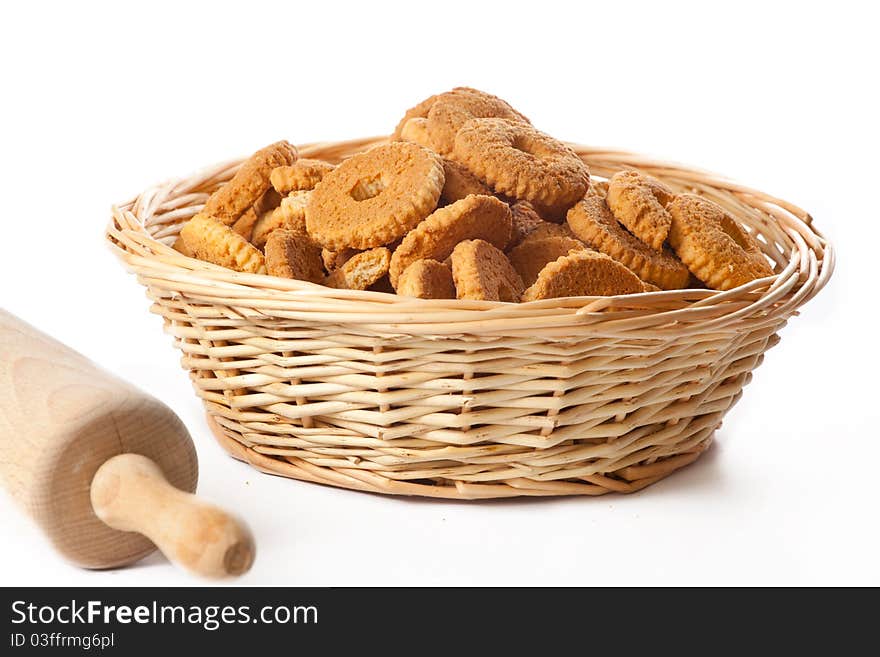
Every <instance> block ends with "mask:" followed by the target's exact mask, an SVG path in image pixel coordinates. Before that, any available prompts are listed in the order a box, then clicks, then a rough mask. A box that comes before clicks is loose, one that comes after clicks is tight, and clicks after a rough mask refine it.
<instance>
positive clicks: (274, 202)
mask: <svg viewBox="0 0 880 657" xmlns="http://www.w3.org/2000/svg"><path fill="white" fill-rule="evenodd" d="M279 205H281V195H280V194H279V193H278V192H276V191H275V190H274V189H272V188H271V187H270V188H269V189H267V190H266V192H265V193H264V194H263V195H262V196H261V197H260V200H259V201H257V202H256V203H254V204H253V205H252V206H251V207H249V208H248V209H247V212H245V213H244V214H243V215H241V216H240V217H239V218H238V219H236V220H235V223H234V224H232V230H234V231H235V232H236V233H238V234H239V235H241V236H242V237H243V238H245V239H246V240H248V241H250V239H251V237H252V236H253V233H254V225H255V224H256V223H257V221H258V220H259V218H260V217H262V216H263V215H264V214H265V213H267V212H271V211H272V210H274V209H275V208H277V207H278V206H279Z"/></svg>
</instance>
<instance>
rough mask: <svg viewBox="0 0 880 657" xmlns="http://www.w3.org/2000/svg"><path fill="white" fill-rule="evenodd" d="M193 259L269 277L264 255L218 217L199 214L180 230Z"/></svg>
mask: <svg viewBox="0 0 880 657" xmlns="http://www.w3.org/2000/svg"><path fill="white" fill-rule="evenodd" d="M180 236H181V238H182V239H183V241H184V242H185V243H186V248H187V249H189V251H190V252H191V253H192V254H193V257H196V258H198V259H199V260H204V261H206V262H212V263H214V264H215V265H220V266H221V267H228V268H229V269H234V270H235V271H240V272H248V273H251V274H265V273H266V263H265V261H264V259H263V254H262V253H260V252H259V250H257V249H256V248H255V247H254V246H253V245H251V244H250V243H249V242H248V241H247V240H246V239H245V238H243V237H242V236H241V235H239V234H238V233H236V232H235V231H234V230H232V228H230V227H229V226H227V225H225V224H223V223H221V222H220V221H218V220H217V219H215V218H214V217H211V216H208V215H206V214H204V213H201V212H200V213H199V214H197V215H196V216H194V217H193V218H192V219H190V220H189V221H188V222H186V224H185V225H184V226H183V228H182V229H181V230H180Z"/></svg>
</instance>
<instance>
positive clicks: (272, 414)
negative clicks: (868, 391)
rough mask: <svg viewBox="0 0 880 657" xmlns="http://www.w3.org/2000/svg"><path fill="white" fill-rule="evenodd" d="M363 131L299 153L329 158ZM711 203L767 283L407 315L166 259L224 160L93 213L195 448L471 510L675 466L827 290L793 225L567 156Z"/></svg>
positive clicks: (636, 160) (785, 207)
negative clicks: (138, 299) (733, 224)
mask: <svg viewBox="0 0 880 657" xmlns="http://www.w3.org/2000/svg"><path fill="white" fill-rule="evenodd" d="M384 141H385V140H384V138H378V139H376V138H374V139H363V140H358V141H351V142H345V143H332V144H312V145H308V146H304V147H301V148H300V155H301V156H302V157H318V158H324V159H327V160H330V161H334V162H338V161H340V160H341V159H344V158H345V157H348V156H350V155H353V154H354V153H357V152H359V151H362V150H364V149H366V148H369V147H371V146H373V145H375V144H379V143H383V142H384ZM572 148H574V149H575V150H576V151H577V152H578V154H579V155H580V156H581V157H582V158H583V159H584V161H585V162H586V163H587V164H588V165H589V167H590V171H591V174H592V175H593V176H594V177H596V178H607V177H609V176H611V175H612V174H613V173H614V172H615V171H618V170H620V169H626V168H633V169H639V170H642V171H645V172H647V173H649V174H651V175H653V176H655V177H657V178H659V179H661V180H662V181H664V182H665V183H666V184H667V185H669V186H670V187H672V188H673V189H674V190H676V191H678V192H685V191H686V192H691V193H696V194H701V195H704V196H706V197H707V198H710V199H712V200H713V201H715V202H717V203H719V204H721V205H722V206H723V207H725V208H726V209H727V210H728V211H730V212H731V213H732V214H733V215H734V216H736V217H737V218H739V220H740V221H741V222H743V223H744V224H745V225H746V226H748V227H749V229H751V231H752V233H753V235H755V237H756V238H757V240H758V241H759V243H760V245H761V248H762V249H763V250H764V253H765V254H766V255H767V257H768V258H769V259H770V260H771V261H772V262H773V263H774V272H775V273H774V275H773V276H772V277H769V278H764V279H761V280H758V281H753V282H751V283H749V284H747V285H743V286H741V287H739V288H736V289H734V290H730V291H727V292H715V291H712V290H705V289H691V290H677V291H670V292H652V293H646V294H637V295H629V296H619V297H579V298H564V299H550V300H545V301H538V302H532V303H527V304H506V303H497V302H482V301H464V300H421V299H411V298H406V297H397V296H394V295H392V294H386V293H383V292H356V291H348V290H335V289H329V288H325V287H323V286H320V285H314V284H311V283H307V282H302V281H295V280H287V279H280V278H273V277H269V276H261V275H253V274H241V273H236V272H233V271H230V270H228V269H224V268H221V267H217V266H214V265H211V264H208V263H205V262H201V261H198V260H193V259H191V258H187V257H185V256H183V255H181V254H180V253H178V252H176V251H174V250H173V249H171V247H170V245H171V244H172V243H173V242H174V240H175V239H176V236H177V233H178V231H179V230H180V227H181V225H182V224H183V223H184V222H185V221H186V220H187V219H189V218H190V217H191V216H192V215H193V214H195V213H196V212H197V211H198V210H199V209H200V208H201V207H202V205H203V204H204V202H205V200H206V199H207V198H208V195H209V194H210V193H211V192H213V191H214V190H216V189H217V188H218V187H219V186H221V185H222V184H224V183H225V182H227V181H228V180H229V179H230V178H231V176H232V175H233V173H234V172H235V170H236V167H237V166H238V164H239V163H240V161H236V162H231V163H226V164H223V165H220V166H216V167H213V168H211V169H207V170H205V171H203V172H201V173H198V174H196V175H193V176H190V177H188V178H184V179H182V180H174V181H171V182H169V183H166V184H163V185H159V186H156V187H153V188H151V189H149V190H147V191H145V192H144V193H143V194H141V195H140V196H138V197H137V198H136V199H134V200H133V201H131V202H128V203H124V204H122V205H120V206H119V207H118V208H115V209H114V213H113V219H112V221H111V223H110V225H109V227H108V229H107V235H106V236H107V239H108V241H109V242H110V244H111V246H112V248H113V250H114V251H115V253H116V254H117V255H118V256H119V258H120V259H121V260H122V262H123V264H124V265H125V267H126V268H127V269H128V270H129V271H130V272H133V273H134V274H135V275H136V276H137V280H138V281H139V282H140V283H141V284H142V285H144V286H145V287H146V289H147V295H148V297H149V298H150V299H151V300H152V308H151V310H152V311H153V312H155V313H157V314H159V315H161V316H162V317H163V318H164V320H165V330H166V331H167V332H168V333H169V334H171V335H172V336H173V337H174V341H175V344H176V346H177V347H178V348H179V349H180V351H181V352H182V354H183V357H182V361H181V362H182V365H183V367H184V368H185V369H187V370H188V371H189V373H190V377H191V379H192V382H193V386H194V388H195V390H196V393H197V394H198V395H199V396H200V397H201V398H202V401H203V402H204V405H205V409H206V411H207V415H208V418H209V424H210V425H211V427H212V429H213V431H214V433H215V435H216V437H217V438H218V440H219V442H220V444H221V445H223V447H224V448H226V450H228V451H229V453H231V454H232V455H233V456H235V457H236V458H239V459H241V460H243V461H246V462H248V463H250V464H251V465H253V466H254V467H256V468H258V469H260V470H262V471H264V472H269V473H272V474H277V475H283V476H286V477H293V478H295V479H303V480H306V481H313V482H318V483H322V484H330V485H333V486H341V487H344V488H351V489H356V490H363V491H372V492H378V493H391V494H400V495H423V496H428V497H441V498H454V499H476V498H492V497H512V496H518V495H601V494H603V493H607V492H611V491H613V492H620V493H629V492H633V491H636V490H639V489H641V488H644V487H645V486H647V485H649V484H651V483H653V482H655V481H657V480H659V479H661V478H663V477H665V476H666V475H668V474H670V473H671V472H673V471H675V470H677V469H678V468H681V467H682V466H685V465H687V464H689V463H691V462H693V461H695V460H696V459H697V458H698V457H699V456H700V454H701V453H702V452H703V451H704V450H705V449H706V448H707V447H708V446H709V444H710V443H711V441H712V437H713V435H714V432H715V430H716V429H717V428H718V427H719V426H720V424H721V420H722V418H723V416H724V414H725V413H726V412H727V411H728V410H729V409H730V408H731V407H732V406H733V405H734V403H735V402H736V401H737V400H738V399H739V397H740V395H741V393H742V388H743V386H744V385H745V384H746V383H748V382H749V380H750V379H751V376H752V374H751V373H752V370H753V369H755V368H756V367H757V366H758V365H759V364H760V363H761V360H762V359H763V354H764V352H765V351H767V349H769V348H770V347H772V346H773V345H775V344H776V343H777V342H778V341H779V338H778V336H777V331H779V329H780V328H782V326H784V325H785V323H786V321H787V320H788V318H789V317H791V316H792V315H793V314H795V313H796V311H797V309H798V307H799V306H800V305H801V304H803V303H805V302H806V301H808V300H809V299H810V298H812V297H813V295H815V294H816V293H817V292H818V291H819V290H820V289H821V288H822V287H823V286H824V285H825V283H826V282H827V281H828V278H829V276H830V275H831V272H832V270H833V266H834V256H833V252H832V250H831V247H830V245H829V244H828V243H827V242H826V240H825V239H824V238H823V237H822V235H821V234H820V233H819V232H817V231H816V230H815V229H814V228H813V226H812V218H811V217H810V216H809V215H808V214H807V213H806V212H804V211H803V210H800V209H799V208H797V207H795V206H793V205H791V204H790V203H786V202H784V201H781V200H779V199H776V198H773V197H770V196H768V195H766V194H763V193H761V192H757V191H755V190H752V189H748V188H746V187H742V186H740V185H737V184H734V183H732V182H730V181H728V180H725V179H723V178H720V177H718V176H715V175H713V174H710V173H706V172H703V171H699V170H695V169H691V168H687V167H684V166H680V165H675V164H669V163H665V162H658V161H655V160H651V159H648V158H645V157H642V156H639V155H634V154H631V153H624V152H618V151H611V150H607V149H597V148H589V147H583V146H577V145H572Z"/></svg>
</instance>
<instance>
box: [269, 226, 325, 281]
mask: <svg viewBox="0 0 880 657" xmlns="http://www.w3.org/2000/svg"><path fill="white" fill-rule="evenodd" d="M266 271H267V272H268V273H269V275H270V276H280V277H281V278H296V279H298V280H301V281H310V282H312V283H320V282H321V281H322V280H323V279H324V267H323V263H322V262H321V247H319V246H317V245H316V244H315V243H314V242H312V241H311V240H310V239H309V238H308V237H307V236H305V235H303V234H302V233H297V232H294V231H292V230H285V229H284V228H279V229H278V230H274V231H272V233H271V234H270V235H269V238H268V239H267V240H266Z"/></svg>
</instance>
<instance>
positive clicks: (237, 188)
mask: <svg viewBox="0 0 880 657" xmlns="http://www.w3.org/2000/svg"><path fill="white" fill-rule="evenodd" d="M296 157H297V154H296V148H294V147H293V145H291V144H288V143H287V142H286V141H279V142H275V143H274V144H271V145H269V146H266V148H263V149H260V150H258V151H257V152H256V153H254V154H253V155H251V156H250V157H249V158H248V159H247V160H245V161H244V163H243V164H242V165H241V166H240V167H239V168H238V171H236V172H235V175H234V176H233V177H232V180H230V181H229V182H228V183H226V184H225V185H223V186H222V187H221V188H220V189H218V190H217V191H216V192H214V193H213V194H211V197H210V198H209V199H208V202H207V203H205V207H204V208H203V209H202V214H205V215H208V216H211V217H214V218H215V219H217V220H219V221H220V222H222V223H224V224H226V225H227V226H230V225H232V224H233V223H235V220H236V219H238V218H239V217H240V216H241V215H243V214H244V213H245V212H246V211H247V209H248V208H249V207H251V206H252V205H253V204H254V203H256V202H257V201H258V200H259V199H260V197H261V196H262V195H263V194H264V193H265V191H266V190H267V189H269V176H270V175H271V173H272V170H273V169H275V168H276V167H280V166H284V165H287V164H293V163H294V162H295V161H296Z"/></svg>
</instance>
